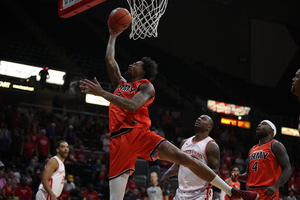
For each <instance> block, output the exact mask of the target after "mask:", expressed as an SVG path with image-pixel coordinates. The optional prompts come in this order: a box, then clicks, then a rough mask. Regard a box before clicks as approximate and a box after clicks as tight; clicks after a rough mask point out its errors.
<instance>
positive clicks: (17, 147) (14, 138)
mask: <svg viewBox="0 0 300 200" xmlns="http://www.w3.org/2000/svg"><path fill="white" fill-rule="evenodd" d="M20 131H21V129H20V128H18V127H16V128H14V129H13V134H12V135H11V144H10V153H11V156H12V162H13V163H15V164H19V163H20V158H21V151H22V143H23V137H22V135H21V134H20Z"/></svg>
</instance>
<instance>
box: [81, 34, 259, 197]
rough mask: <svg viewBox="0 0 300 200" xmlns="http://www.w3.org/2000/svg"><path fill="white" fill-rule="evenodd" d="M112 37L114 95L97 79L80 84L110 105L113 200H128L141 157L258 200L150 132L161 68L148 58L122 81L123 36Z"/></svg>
mask: <svg viewBox="0 0 300 200" xmlns="http://www.w3.org/2000/svg"><path fill="white" fill-rule="evenodd" d="M109 33H110V37H109V41H108V44H107V49H106V56H105V60H106V65H107V70H108V74H109V77H110V80H111V83H112V85H113V86H114V88H115V91H114V93H113V94H112V93H110V92H107V91H105V90H103V88H102V87H101V85H100V84H99V82H98V81H97V79H96V78H94V81H93V82H92V81H89V80H87V79H84V80H82V81H80V83H81V85H80V89H81V91H82V92H83V93H91V94H94V95H97V96H102V97H103V98H105V99H106V100H108V101H109V102H110V107H109V128H110V134H109V142H110V170H109V186H110V199H111V200H122V199H123V198H124V192H125V188H126V183H127V180H128V177H129V175H131V174H132V173H133V172H134V170H135V169H134V164H135V161H136V159H137V157H138V156H140V157H142V158H144V159H146V160H150V161H154V160H156V159H157V158H159V159H162V160H167V161H170V162H174V163H178V164H180V165H182V166H185V167H188V168H189V169H190V170H191V171H192V172H194V174H196V175H197V176H198V177H200V178H202V179H204V180H205V181H207V182H210V183H212V184H213V185H215V186H216V187H218V188H220V189H222V190H224V191H225V192H226V194H228V195H229V196H231V195H232V196H241V197H242V198H243V199H244V200H254V199H257V197H258V194H257V193H255V192H248V191H239V190H235V189H233V190H232V188H231V187H229V186H228V185H227V184H226V183H225V182H224V181H223V180H222V179H220V178H219V176H217V175H216V173H214V172H213V171H212V170H211V169H210V168H209V167H208V166H206V165H205V164H203V163H201V162H200V161H198V160H197V159H195V158H193V157H191V156H190V155H188V154H186V153H184V152H182V151H181V150H179V149H178V148H177V147H176V146H174V145H173V144H171V143H170V142H168V141H166V140H165V139H164V138H162V137H161V136H159V135H157V134H156V133H155V132H153V131H150V125H151V121H150V118H149V114H148V106H149V105H150V104H151V103H152V102H153V100H154V97H155V90H154V87H153V85H152V83H151V82H150V80H152V79H153V78H154V76H155V75H156V73H157V64H156V63H155V62H154V61H153V60H151V59H150V58H148V57H144V58H142V59H141V60H140V61H137V62H135V63H133V64H131V65H129V67H128V70H127V72H126V73H125V77H122V76H121V72H120V69H119V66H118V63H117V62H116V60H115V43H116V39H117V36H118V35H119V34H121V32H116V31H114V30H112V29H111V28H109ZM125 78H126V79H125Z"/></svg>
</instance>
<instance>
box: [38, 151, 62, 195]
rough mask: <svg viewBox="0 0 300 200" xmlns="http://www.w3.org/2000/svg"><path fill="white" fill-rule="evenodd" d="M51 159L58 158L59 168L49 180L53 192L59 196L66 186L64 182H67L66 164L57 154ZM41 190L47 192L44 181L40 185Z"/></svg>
mask: <svg viewBox="0 0 300 200" xmlns="http://www.w3.org/2000/svg"><path fill="white" fill-rule="evenodd" d="M51 159H56V160H57V162H58V168H57V169H56V171H55V172H54V173H53V174H52V176H51V178H50V180H49V185H50V188H51V189H52V191H53V193H54V194H55V195H56V196H57V197H58V196H59V195H60V194H61V192H62V190H63V187H64V183H65V175H66V173H65V165H64V163H63V162H62V161H61V160H60V159H59V158H58V157H57V156H54V157H52V158H51ZM39 190H42V191H44V192H46V190H45V188H44V186H43V184H42V183H41V184H40V186H39Z"/></svg>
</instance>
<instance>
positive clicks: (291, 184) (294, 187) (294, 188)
mask: <svg viewBox="0 0 300 200" xmlns="http://www.w3.org/2000/svg"><path fill="white" fill-rule="evenodd" d="M288 190H289V193H291V192H292V193H293V194H294V195H297V193H298V186H297V183H296V182H295V177H293V176H292V177H291V178H290V181H289V182H288Z"/></svg>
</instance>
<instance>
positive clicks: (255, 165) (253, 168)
mask: <svg viewBox="0 0 300 200" xmlns="http://www.w3.org/2000/svg"><path fill="white" fill-rule="evenodd" d="M251 169H252V170H253V171H255V172H258V161H256V162H255V163H254V164H253V165H252V167H251Z"/></svg>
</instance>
